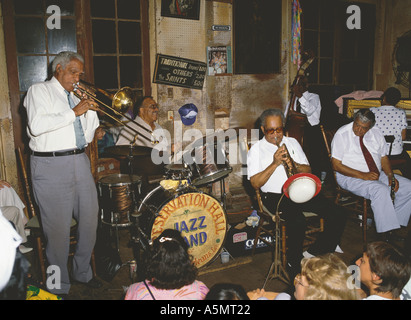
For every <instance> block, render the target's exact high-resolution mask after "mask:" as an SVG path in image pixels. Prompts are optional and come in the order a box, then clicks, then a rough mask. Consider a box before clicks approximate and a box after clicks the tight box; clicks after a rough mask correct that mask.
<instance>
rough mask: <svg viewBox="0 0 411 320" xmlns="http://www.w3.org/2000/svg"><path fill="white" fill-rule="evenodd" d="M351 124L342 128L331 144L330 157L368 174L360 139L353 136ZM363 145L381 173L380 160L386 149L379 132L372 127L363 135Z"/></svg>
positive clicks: (385, 153)
mask: <svg viewBox="0 0 411 320" xmlns="http://www.w3.org/2000/svg"><path fill="white" fill-rule="evenodd" d="M353 123H354V122H351V123H349V124H347V125H345V126H342V127H341V128H340V129H338V131H337V132H336V133H335V135H334V138H333V141H332V143H331V156H332V157H333V158H335V159H337V160H340V161H341V162H342V164H343V165H346V166H347V167H350V168H352V169H355V170H358V171H362V172H369V171H370V170H369V168H368V166H367V162H366V161H365V158H364V154H363V153H362V150H361V146H360V138H359V137H358V136H356V135H355V134H354V131H353ZM364 145H365V146H366V147H367V149H368V151H369V152H370V153H371V155H372V157H373V159H374V161H375V164H376V165H377V168H378V169H379V170H380V171H381V158H382V157H384V156H386V155H387V147H386V142H385V139H384V136H383V134H382V132H381V130H380V129H379V128H378V127H376V126H374V127H373V128H371V129H370V130H369V131H368V132H367V133H366V134H365V135H364Z"/></svg>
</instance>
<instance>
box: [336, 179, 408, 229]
mask: <svg viewBox="0 0 411 320" xmlns="http://www.w3.org/2000/svg"><path fill="white" fill-rule="evenodd" d="M395 178H396V179H397V180H398V182H399V184H400V187H399V189H398V192H396V194H395V201H394V204H393V203H392V200H391V197H390V186H389V185H388V177H387V176H386V175H385V173H384V172H383V171H381V173H380V178H379V180H378V181H366V180H362V179H356V178H351V177H347V176H344V175H342V174H339V173H337V182H338V184H339V185H340V186H341V187H342V188H343V189H346V190H349V191H350V192H352V193H354V194H356V195H358V196H361V197H364V198H366V199H370V200H371V209H372V211H373V213H374V220H375V227H376V229H377V232H378V233H383V232H387V231H391V230H395V229H399V228H401V226H403V227H406V226H407V225H408V221H409V220H410V215H411V180H409V179H406V178H404V177H402V176H400V175H395Z"/></svg>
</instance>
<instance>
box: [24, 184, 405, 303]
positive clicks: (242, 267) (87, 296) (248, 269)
mask: <svg viewBox="0 0 411 320" xmlns="http://www.w3.org/2000/svg"><path fill="white" fill-rule="evenodd" d="M252 210H253V208H252V202H251V200H250V197H248V196H247V195H246V194H244V193H243V192H241V191H238V192H235V191H233V193H232V199H230V205H229V206H228V208H227V220H228V223H229V225H230V226H235V225H237V224H238V223H241V222H244V221H245V220H246V218H247V217H248V216H249V214H250V213H251V212H252ZM354 216H355V215H353V214H350V217H349V218H348V219H347V223H346V226H345V230H344V233H343V236H342V239H341V248H342V250H343V251H344V253H337V255H338V256H340V257H341V258H342V259H343V260H344V262H345V263H346V264H347V265H353V264H354V263H355V261H356V259H357V258H358V257H359V256H360V255H361V254H362V248H363V241H362V228H361V227H360V222H359V221H358V220H356V219H354ZM400 232H401V233H402V234H404V235H405V234H407V232H408V230H407V229H405V228H404V230H401V231H400ZM368 239H369V241H374V240H377V239H378V238H377V234H376V232H375V229H374V227H372V226H371V227H370V228H369V230H368ZM118 240H119V253H120V257H121V260H122V263H123V266H122V267H121V268H120V269H119V271H118V272H117V273H116V275H115V277H114V278H113V280H112V281H110V282H107V281H103V287H102V288H100V289H98V290H95V289H94V290H93V289H89V288H86V287H84V286H82V285H78V284H73V285H72V288H71V291H70V295H69V299H70V300H77V299H81V300H121V299H123V297H124V293H125V290H126V289H127V287H128V286H129V285H130V284H131V278H130V267H129V264H128V262H129V261H131V260H133V259H134V256H133V252H132V249H131V247H130V245H129V244H130V232H129V230H128V229H127V228H124V229H120V230H119V233H118ZM227 241H229V239H226V242H227ZM399 245H401V244H399ZM33 255H34V254H33V252H31V253H29V254H27V257H28V258H29V260H31V261H33ZM271 262H272V254H271V252H270V251H268V252H263V253H257V254H255V255H254V256H253V257H251V256H250V255H244V256H238V257H234V258H231V259H230V261H229V263H227V264H222V263H221V260H220V258H219V257H218V256H217V257H216V259H215V260H214V261H213V262H212V263H211V264H210V265H209V266H207V267H206V268H202V269H200V275H199V280H201V281H203V282H204V283H205V284H206V285H207V286H208V287H211V286H212V285H214V284H216V283H220V282H225V283H227V282H228V283H236V284H241V285H242V286H243V287H244V289H245V290H247V291H250V290H254V289H257V288H261V287H262V286H263V284H264V281H265V279H266V276H267V272H268V270H269V267H270V265H271ZM31 273H32V277H33V280H36V279H37V278H38V273H37V270H36V265H35V263H34V264H33V265H32V268H31ZM285 288H286V285H285V284H284V283H283V282H282V281H280V280H278V279H272V280H270V281H269V282H268V283H267V285H266V288H265V289H266V290H269V291H275V292H281V291H282V290H285Z"/></svg>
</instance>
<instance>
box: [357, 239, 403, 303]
mask: <svg viewBox="0 0 411 320" xmlns="http://www.w3.org/2000/svg"><path fill="white" fill-rule="evenodd" d="M365 254H366V255H367V257H368V259H369V263H370V269H371V272H373V273H375V274H376V275H377V276H379V278H380V281H381V282H378V283H376V284H377V286H378V287H377V288H376V289H375V291H377V292H391V294H392V296H393V298H394V299H395V298H398V297H399V296H400V295H401V292H402V289H403V288H404V286H405V285H406V284H407V282H408V281H409V280H410V272H411V270H410V268H411V266H410V262H409V260H408V259H407V257H406V256H405V255H403V254H402V253H401V252H400V251H399V250H397V249H396V248H395V247H394V246H392V245H391V244H389V243H387V242H384V241H376V242H371V243H369V244H368V245H367V250H366V251H365Z"/></svg>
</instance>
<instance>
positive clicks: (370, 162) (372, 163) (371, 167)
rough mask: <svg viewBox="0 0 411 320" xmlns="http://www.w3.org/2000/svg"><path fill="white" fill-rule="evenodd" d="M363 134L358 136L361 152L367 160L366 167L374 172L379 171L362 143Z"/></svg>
mask: <svg viewBox="0 0 411 320" xmlns="http://www.w3.org/2000/svg"><path fill="white" fill-rule="evenodd" d="M363 140H364V136H361V137H360V146H361V150H362V153H363V154H364V158H365V161H366V162H367V165H368V169H370V172H375V173H380V171H379V170H378V168H377V165H376V164H375V161H374V159H373V158H372V156H371V153H370V152H369V151H368V149H367V147H366V146H365V145H364V141H363Z"/></svg>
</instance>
